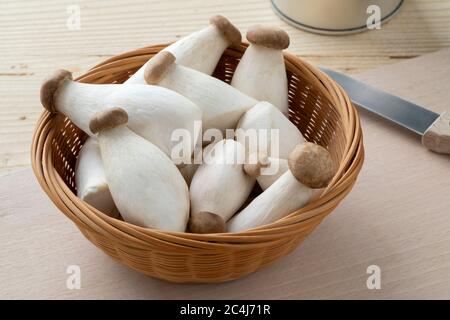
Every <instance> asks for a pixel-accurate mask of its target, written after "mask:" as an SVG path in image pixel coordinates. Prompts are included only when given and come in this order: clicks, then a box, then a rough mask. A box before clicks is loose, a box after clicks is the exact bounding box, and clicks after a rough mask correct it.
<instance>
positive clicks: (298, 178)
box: [227, 142, 336, 232]
mask: <svg viewBox="0 0 450 320" xmlns="http://www.w3.org/2000/svg"><path fill="white" fill-rule="evenodd" d="M288 165H289V170H288V171H286V172H285V173H284V174H283V175H282V176H281V177H280V178H279V179H278V180H276V181H275V182H274V183H273V184H272V185H271V186H270V187H268V188H267V189H266V190H265V191H264V192H262V193H261V194H260V195H259V196H258V197H256V198H255V199H254V200H253V201H252V202H251V203H250V204H249V205H248V206H247V207H246V208H245V209H243V210H242V211H241V212H239V213H238V214H237V215H235V216H234V217H233V218H232V219H231V220H230V221H229V222H228V225H227V227H228V231H229V232H239V231H243V230H247V229H251V228H255V227H259V226H262V225H265V224H268V223H272V222H274V221H276V220H278V219H281V218H283V217H285V216H287V215H288V214H290V213H292V212H294V211H295V210H298V209H300V208H301V207H303V206H305V205H306V204H307V203H308V202H309V201H310V199H311V197H312V196H313V188H321V187H324V186H326V185H327V184H328V183H329V182H330V181H331V179H332V177H333V176H334V174H335V172H336V170H335V166H334V164H333V161H332V159H331V155H330V154H329V152H328V151H327V150H326V149H324V148H322V147H320V146H317V145H315V144H312V143H309V142H308V143H305V144H301V145H299V146H298V147H296V148H295V149H294V150H293V151H292V153H291V154H290V156H289V159H288Z"/></svg>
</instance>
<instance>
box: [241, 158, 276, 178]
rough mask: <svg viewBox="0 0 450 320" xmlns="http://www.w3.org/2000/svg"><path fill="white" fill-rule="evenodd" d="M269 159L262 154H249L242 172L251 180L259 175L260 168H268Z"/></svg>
mask: <svg viewBox="0 0 450 320" xmlns="http://www.w3.org/2000/svg"><path fill="white" fill-rule="evenodd" d="M269 164H270V163H269V157H267V154H265V153H263V152H259V153H255V154H251V155H250V156H249V161H248V163H245V164H244V172H245V173H246V174H247V175H248V176H250V177H253V178H256V177H259V176H260V175H261V168H267V167H268V166H269Z"/></svg>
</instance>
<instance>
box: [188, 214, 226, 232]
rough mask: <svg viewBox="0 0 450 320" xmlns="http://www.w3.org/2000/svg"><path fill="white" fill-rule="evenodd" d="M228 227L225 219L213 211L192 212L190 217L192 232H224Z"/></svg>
mask: <svg viewBox="0 0 450 320" xmlns="http://www.w3.org/2000/svg"><path fill="white" fill-rule="evenodd" d="M226 229H227V225H226V223H225V220H223V218H222V217H221V216H219V215H217V214H214V213H211V212H207V211H202V212H197V213H192V214H191V217H190V218H189V231H190V232H192V233H223V232H226Z"/></svg>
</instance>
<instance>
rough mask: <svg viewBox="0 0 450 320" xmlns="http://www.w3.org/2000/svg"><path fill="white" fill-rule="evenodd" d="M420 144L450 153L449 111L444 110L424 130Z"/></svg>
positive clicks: (432, 149) (433, 149)
mask: <svg viewBox="0 0 450 320" xmlns="http://www.w3.org/2000/svg"><path fill="white" fill-rule="evenodd" d="M422 144H423V145H424V146H425V147H426V148H428V149H429V150H431V151H434V152H437V153H444V154H450V112H449V111H447V112H444V113H443V114H441V116H440V117H439V118H437V120H436V121H435V122H434V123H433V124H432V125H431V126H430V127H429V128H428V129H427V131H425V133H424V135H423V136H422Z"/></svg>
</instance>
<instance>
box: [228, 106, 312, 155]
mask: <svg viewBox="0 0 450 320" xmlns="http://www.w3.org/2000/svg"><path fill="white" fill-rule="evenodd" d="M236 129H237V130H236V139H237V141H239V142H241V143H242V144H244V145H245V147H246V149H247V152H248V154H252V153H258V152H262V153H265V154H267V155H268V156H270V157H273V158H281V159H287V158H288V156H289V154H290V152H291V151H292V150H293V149H294V148H295V147H296V146H297V145H298V144H302V143H304V142H305V141H306V140H305V138H304V137H303V135H302V133H301V132H300V130H298V128H297V127H296V126H295V125H294V124H293V123H292V122H290V121H289V119H288V118H286V117H285V116H284V115H283V114H282V113H281V111H280V110H278V108H276V107H274V106H273V105H272V104H270V103H268V102H259V103H258V104H256V105H255V106H254V107H253V108H251V109H250V110H248V111H247V112H245V113H244V115H243V116H242V118H241V119H240V120H239V123H238V124H237V128H236Z"/></svg>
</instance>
